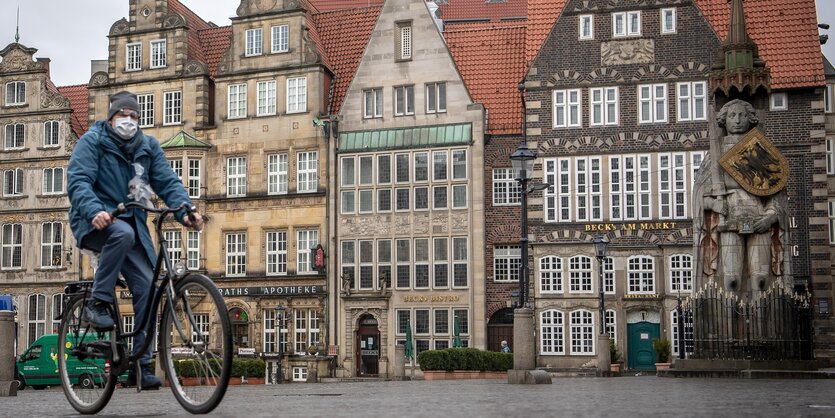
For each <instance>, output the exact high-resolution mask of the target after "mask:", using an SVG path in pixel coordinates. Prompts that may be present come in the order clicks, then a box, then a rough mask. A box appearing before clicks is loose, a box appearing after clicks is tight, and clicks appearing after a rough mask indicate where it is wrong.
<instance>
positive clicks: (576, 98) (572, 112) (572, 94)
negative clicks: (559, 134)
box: [553, 89, 583, 128]
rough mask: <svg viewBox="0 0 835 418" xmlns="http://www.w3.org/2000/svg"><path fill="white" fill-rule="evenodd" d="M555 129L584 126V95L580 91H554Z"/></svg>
mask: <svg viewBox="0 0 835 418" xmlns="http://www.w3.org/2000/svg"><path fill="white" fill-rule="evenodd" d="M553 98H554V127H555V128H579V127H581V126H582V123H581V121H582V120H583V107H582V103H581V101H582V100H583V93H582V92H581V90H580V89H574V90H554V92H553Z"/></svg>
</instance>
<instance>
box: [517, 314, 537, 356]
mask: <svg viewBox="0 0 835 418" xmlns="http://www.w3.org/2000/svg"><path fill="white" fill-rule="evenodd" d="M534 338H536V337H535V336H534V330H533V310H532V309H530V308H519V309H516V310H514V311H513V347H511V350H513V369H514V370H533V369H535V368H536V341H534Z"/></svg>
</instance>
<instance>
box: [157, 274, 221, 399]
mask: <svg viewBox="0 0 835 418" xmlns="http://www.w3.org/2000/svg"><path fill="white" fill-rule="evenodd" d="M174 293H175V295H174V299H173V300H167V301H166V303H165V306H164V307H163V311H162V319H161V321H160V328H159V344H160V347H159V352H160V359H161V361H162V367H163V369H164V370H165V374H166V376H167V377H168V384H169V385H171V390H172V391H173V392H174V397H175V398H177V401H178V402H179V403H180V405H182V406H183V408H185V409H186V410H187V411H189V412H191V413H193V414H205V413H208V412H210V411H212V410H213V409H215V407H217V405H218V404H220V401H221V400H223V396H224V395H225V394H226V388H227V386H228V385H229V376H230V375H231V373H232V326H231V324H230V322H229V316H228V315H227V313H226V303H225V302H224V301H223V296H221V294H220V291H218V290H217V287H216V286H215V284H214V282H212V281H211V279H209V278H208V277H206V276H204V275H202V274H191V275H189V276H186V277H185V278H183V279H181V280H179V281H178V282H177V284H176V285H175V286H174ZM210 324H216V325H217V326H216V327H215V328H214V329H211V330H210V327H211V325H210Z"/></svg>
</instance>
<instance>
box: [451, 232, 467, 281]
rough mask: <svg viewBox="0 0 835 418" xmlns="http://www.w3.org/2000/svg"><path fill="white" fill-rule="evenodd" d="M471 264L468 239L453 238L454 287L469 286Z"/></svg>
mask: <svg viewBox="0 0 835 418" xmlns="http://www.w3.org/2000/svg"><path fill="white" fill-rule="evenodd" d="M468 264H469V256H468V248H467V238H465V237H455V238H452V287H455V288H464V287H467V286H469V282H470V280H469V269H468V267H467V265H468Z"/></svg>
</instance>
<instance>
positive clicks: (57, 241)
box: [40, 222, 64, 269]
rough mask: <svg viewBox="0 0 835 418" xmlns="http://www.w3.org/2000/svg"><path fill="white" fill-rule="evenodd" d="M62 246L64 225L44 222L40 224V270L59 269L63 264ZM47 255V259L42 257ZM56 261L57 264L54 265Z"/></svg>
mask: <svg viewBox="0 0 835 418" xmlns="http://www.w3.org/2000/svg"><path fill="white" fill-rule="evenodd" d="M63 246H64V225H63V224H62V223H61V222H44V223H42V224H41V251H40V252H41V257H40V258H41V268H45V269H52V268H61V266H62V265H63V264H64V263H63V258H62V251H63ZM47 254H49V259H47V257H44V256H45V255H47ZM55 260H58V263H57V264H56V263H54V261H55Z"/></svg>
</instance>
